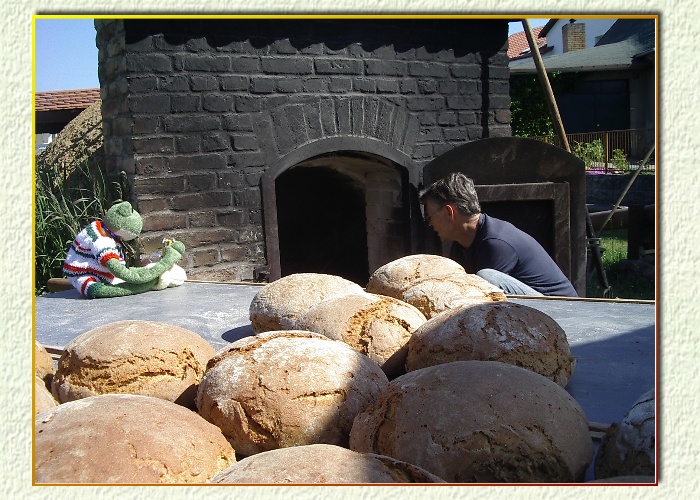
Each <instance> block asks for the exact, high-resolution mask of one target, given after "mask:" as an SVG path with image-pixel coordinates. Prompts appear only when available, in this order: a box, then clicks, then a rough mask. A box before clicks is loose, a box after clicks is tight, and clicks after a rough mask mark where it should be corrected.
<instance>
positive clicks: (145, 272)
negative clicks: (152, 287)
mask: <svg viewBox="0 0 700 500" xmlns="http://www.w3.org/2000/svg"><path fill="white" fill-rule="evenodd" d="M184 252H185V245H183V244H182V243H181V242H179V241H173V243H172V244H171V245H168V246H166V247H165V250H164V251H163V257H162V258H161V259H160V261H159V262H158V263H157V264H156V265H155V266H152V267H149V268H148V269H147V268H145V267H126V266H125V265H124V264H121V263H120V262H119V260H117V259H109V260H108V261H107V262H106V263H105V266H106V267H107V269H109V270H110V272H111V273H112V274H113V275H114V276H116V277H117V278H120V279H123V280H124V281H126V282H127V283H147V282H149V281H153V280H155V279H157V278H158V277H159V276H160V275H161V274H163V273H164V272H165V271H167V270H168V269H170V268H171V267H172V266H173V264H175V263H176V262H177V261H178V260H180V257H182V254H183V253H184Z"/></svg>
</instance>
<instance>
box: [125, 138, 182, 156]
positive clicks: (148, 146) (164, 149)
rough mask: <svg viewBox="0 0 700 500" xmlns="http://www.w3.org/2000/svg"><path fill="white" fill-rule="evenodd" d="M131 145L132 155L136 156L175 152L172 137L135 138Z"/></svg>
mask: <svg viewBox="0 0 700 500" xmlns="http://www.w3.org/2000/svg"><path fill="white" fill-rule="evenodd" d="M133 144H134V153H138V154H144V153H173V152H174V151H175V150H174V145H173V138H172V137H151V138H147V139H140V138H135V139H134V141H133Z"/></svg>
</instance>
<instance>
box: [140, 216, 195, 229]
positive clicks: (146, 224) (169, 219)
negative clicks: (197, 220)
mask: <svg viewBox="0 0 700 500" xmlns="http://www.w3.org/2000/svg"><path fill="white" fill-rule="evenodd" d="M141 217H142V219H143V230H144V231H168V230H172V229H185V228H186V227H187V216H186V215H185V214H184V213H175V212H146V213H142V214H141Z"/></svg>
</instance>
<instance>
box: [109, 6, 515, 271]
mask: <svg viewBox="0 0 700 500" xmlns="http://www.w3.org/2000/svg"><path fill="white" fill-rule="evenodd" d="M95 24H96V28H97V32H98V36H97V45H98V48H99V77H100V86H101V94H102V102H103V104H102V116H103V129H104V136H105V155H106V168H107V170H108V171H110V172H121V171H123V172H126V174H127V177H128V178H129V179H130V183H131V197H132V201H133V202H134V203H135V204H136V206H137V207H138V209H139V211H140V212H141V213H142V215H143V218H144V232H143V234H142V241H143V244H144V250H146V251H153V250H155V249H156V247H158V246H159V244H160V241H161V239H162V238H163V237H164V236H171V237H175V238H178V239H180V240H182V241H183V242H184V243H185V245H186V247H187V253H186V262H185V263H184V267H186V268H187V269H188V274H189V276H190V277H192V278H195V279H197V278H200V279H217V280H236V281H239V280H249V279H252V277H253V270H254V269H255V268H256V267H259V266H262V265H264V264H266V249H265V241H264V240H265V236H264V234H265V232H264V227H263V224H264V216H263V203H262V195H261V177H262V176H263V174H264V172H265V170H266V168H267V167H268V166H269V165H271V164H272V163H274V162H275V161H276V160H277V159H278V158H280V157H281V156H283V155H285V154H289V153H290V152H292V151H294V150H295V149H298V148H299V147H300V146H303V145H305V144H308V143H310V142H313V141H318V140H320V139H324V138H329V137H342V136H355V137H358V136H359V137H364V138H369V139H373V140H378V141H382V143H386V144H388V145H389V146H390V147H392V148H395V149H396V150H397V151H398V152H399V153H400V154H402V155H406V156H407V157H408V158H409V159H410V161H411V162H413V163H414V164H415V166H416V167H417V169H418V171H420V169H421V168H422V166H423V165H425V164H426V163H428V162H429V161H430V160H432V159H433V158H435V157H436V156H438V155H440V154H441V153H443V152H445V151H448V150H450V149H452V148H454V147H456V146H459V145H461V144H464V143H466V142H469V141H473V140H476V139H481V138H486V137H498V136H510V134H511V130H510V125H509V122H510V97H509V70H508V58H507V55H506V49H507V46H506V41H507V21H506V20H473V19H465V20H457V19H443V20H430V19H401V20H366V19H365V20H352V19H345V20H329V19H324V20H319V19H317V20H201V19H200V20H158V19H150V20H97V21H96V23H95ZM376 175H377V176H379V177H381V176H382V175H385V174H382V173H381V172H379V173H377V174H376ZM387 186H388V187H387ZM399 189H400V187H397V186H395V185H391V182H384V183H383V182H382V179H379V180H378V183H377V186H376V187H372V188H371V189H370V190H369V191H368V193H367V196H368V198H369V199H371V200H372V199H373V200H375V201H374V202H370V203H369V205H368V222H367V224H368V234H369V235H370V236H372V235H373V234H375V235H376V236H377V238H376V239H375V238H372V237H371V238H370V241H369V242H368V247H369V252H370V255H376V256H377V257H376V258H377V259H381V252H382V248H383V247H384V245H383V244H382V243H381V242H379V243H378V241H379V239H380V235H382V234H384V235H385V236H383V237H385V238H386V237H388V238H391V237H394V236H396V235H392V234H390V233H391V227H390V226H391V222H387V219H385V218H382V216H381V213H382V212H387V213H388V212H390V211H391V207H390V206H382V201H381V200H380V199H384V198H382V196H383V195H384V194H386V193H383V192H382V191H383V190H387V191H388V194H389V196H391V197H397V196H400V191H397V190H399ZM377 200H379V201H377ZM372 214H379V215H376V216H374V215H372ZM386 232H388V233H389V235H388V236H387V235H386Z"/></svg>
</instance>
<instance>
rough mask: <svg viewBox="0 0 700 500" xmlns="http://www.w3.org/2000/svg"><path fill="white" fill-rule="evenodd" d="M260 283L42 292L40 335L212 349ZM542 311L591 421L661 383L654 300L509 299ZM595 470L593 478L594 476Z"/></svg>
mask: <svg viewBox="0 0 700 500" xmlns="http://www.w3.org/2000/svg"><path fill="white" fill-rule="evenodd" d="M259 290H260V285H255V284H250V285H248V284H225V283H224V284H219V283H195V282H187V283H185V284H184V285H182V286H180V287H176V288H168V289H166V290H161V291H158V292H148V293H144V294H140V295H133V296H130V297H118V298H110V299H94V300H89V299H86V298H83V297H82V296H81V295H80V294H79V293H78V292H77V291H75V290H69V291H64V292H57V293H52V294H47V295H43V296H40V297H37V298H36V304H35V337H36V340H38V341H39V342H41V343H42V344H44V345H48V346H56V347H62V346H65V344H66V343H68V341H70V340H71V339H72V338H74V337H76V336H77V335H80V334H81V333H84V332H86V331H88V330H90V329H92V328H96V327H98V326H101V325H103V324H106V323H110V322H114V321H121V320H127V319H140V320H150V321H162V322H165V323H170V324H173V325H177V326H180V327H183V328H187V329H189V330H192V331H194V332H197V333H199V334H200V335H201V336H202V337H203V338H204V339H206V340H207V341H208V342H209V343H210V344H211V345H212V346H213V347H214V348H216V349H220V348H222V347H224V346H226V345H227V344H229V343H230V342H233V341H235V340H238V339H240V338H243V337H246V336H248V335H252V334H253V331H252V329H251V326H250V320H249V318H248V309H249V306H250V303H251V301H252V299H253V297H254V296H255V294H256V293H257V292H258V291H259ZM508 300H510V301H512V302H516V303H519V304H524V305H527V306H530V307H534V308H535V309H539V310H541V311H542V312H544V313H545V314H547V315H549V316H550V317H552V318H553V319H554V320H555V321H557V323H559V325H560V326H561V327H562V328H563V329H564V331H565V332H566V335H567V339H568V341H569V344H570V346H571V352H572V354H573V355H574V356H576V368H575V370H574V373H573V375H572V377H571V379H570V380H569V383H568V385H567V386H566V390H567V391H568V392H569V393H570V394H571V395H572V396H573V397H574V399H576V401H577V402H578V403H579V404H580V405H581V408H583V410H584V412H585V413H586V416H587V417H588V420H589V421H590V422H598V423H602V424H610V423H612V422H619V421H620V420H621V419H622V418H623V417H624V415H625V414H626V413H627V411H628V410H629V409H630V408H631V407H632V405H633V404H634V402H635V401H636V400H637V398H639V396H641V395H642V394H644V393H645V392H646V391H648V390H649V389H652V388H654V387H655V381H656V345H657V344H656V336H657V335H656V307H655V304H654V303H653V302H633V301H609V300H608V301H606V300H601V301H597V300H582V299H578V300H577V299H570V300H569V299H547V298H542V299H540V298H526V297H512V296H511V297H509V298H508ZM591 474H592V473H591V472H590V471H589V473H588V474H587V479H590V478H591Z"/></svg>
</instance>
